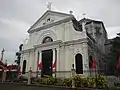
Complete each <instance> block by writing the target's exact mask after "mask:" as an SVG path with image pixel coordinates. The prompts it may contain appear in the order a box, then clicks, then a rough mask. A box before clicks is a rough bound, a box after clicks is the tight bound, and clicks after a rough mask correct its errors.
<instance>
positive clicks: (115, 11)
mask: <svg viewBox="0 0 120 90" xmlns="http://www.w3.org/2000/svg"><path fill="white" fill-rule="evenodd" d="M48 2H51V3H52V10H53V11H58V12H64V13H69V11H71V10H72V11H73V15H74V16H75V17H76V19H77V20H80V19H81V18H83V13H86V16H85V17H86V18H91V19H95V20H101V21H103V23H104V25H105V28H106V30H107V32H108V37H109V38H113V37H115V36H116V33H117V32H120V10H119V9H120V0H0V51H2V49H3V48H4V49H5V52H4V60H7V62H8V63H14V60H15V59H16V56H15V52H17V51H18V47H19V45H20V44H21V43H23V41H24V40H25V39H26V38H27V37H28V33H27V30H28V29H29V28H30V27H31V26H32V25H33V24H34V23H35V22H36V20H37V19H39V18H40V16H41V15H42V14H44V12H45V11H46V10H47V3H48ZM0 56H1V55H0Z"/></svg>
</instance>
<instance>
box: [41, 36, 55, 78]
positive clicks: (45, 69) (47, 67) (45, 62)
mask: <svg viewBox="0 0 120 90" xmlns="http://www.w3.org/2000/svg"><path fill="white" fill-rule="evenodd" d="M50 42H53V39H52V38H51V37H49V36H47V37H45V38H44V39H43V42H42V43H50ZM52 61H53V50H52V49H49V50H44V51H42V72H41V76H42V77H43V76H45V75H48V76H52Z"/></svg>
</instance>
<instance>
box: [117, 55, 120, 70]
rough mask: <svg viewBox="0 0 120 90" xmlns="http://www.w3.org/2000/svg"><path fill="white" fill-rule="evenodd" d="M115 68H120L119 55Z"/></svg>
mask: <svg viewBox="0 0 120 90" xmlns="http://www.w3.org/2000/svg"><path fill="white" fill-rule="evenodd" d="M117 68H119V69H120V56H119V58H118V63H117Z"/></svg>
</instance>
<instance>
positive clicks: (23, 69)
mask: <svg viewBox="0 0 120 90" xmlns="http://www.w3.org/2000/svg"><path fill="white" fill-rule="evenodd" d="M26 63H27V61H26V60H24V61H23V68H22V74H25V71H26Z"/></svg>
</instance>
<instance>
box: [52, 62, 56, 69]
mask: <svg viewBox="0 0 120 90" xmlns="http://www.w3.org/2000/svg"><path fill="white" fill-rule="evenodd" d="M52 68H56V60H55V62H54V64H53V65H52Z"/></svg>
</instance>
